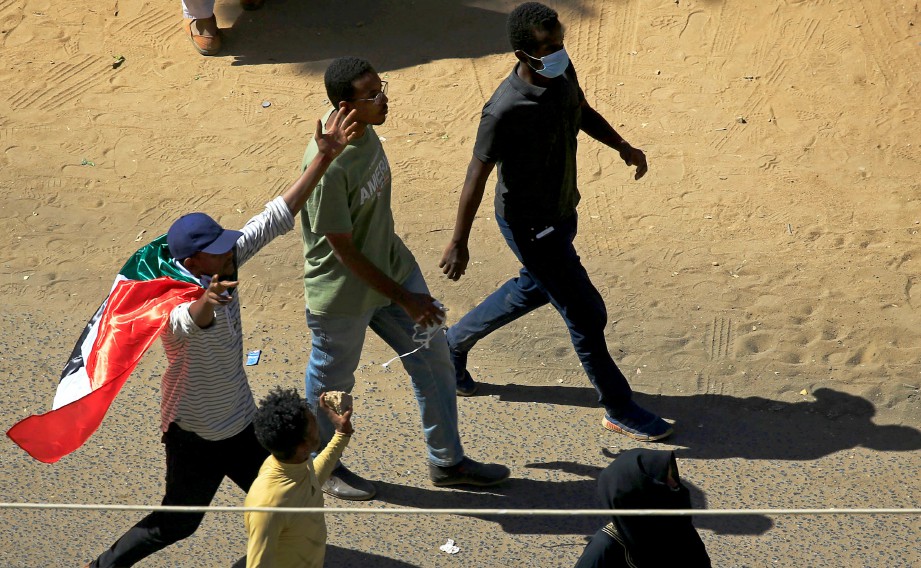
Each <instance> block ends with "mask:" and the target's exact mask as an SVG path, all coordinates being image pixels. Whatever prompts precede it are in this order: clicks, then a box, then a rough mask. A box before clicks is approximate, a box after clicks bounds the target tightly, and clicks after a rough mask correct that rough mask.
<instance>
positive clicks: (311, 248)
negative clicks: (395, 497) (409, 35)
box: [301, 57, 509, 500]
mask: <svg viewBox="0 0 921 568" xmlns="http://www.w3.org/2000/svg"><path fill="white" fill-rule="evenodd" d="M324 82H325V84H326V92H327V95H328V96H329V100H330V102H331V103H332V104H333V107H334V108H339V109H340V110H345V112H346V113H348V112H351V111H352V110H353V109H354V110H355V111H356V114H355V122H356V123H357V124H359V131H358V132H359V135H358V137H357V138H356V139H355V140H353V141H352V142H351V143H350V144H349V146H348V147H346V149H345V150H344V151H343V152H342V154H340V155H339V156H338V158H337V159H336V160H335V161H333V163H332V164H331V165H330V167H329V169H328V170H327V171H326V174H324V176H323V179H322V180H321V181H320V183H319V184H317V188H316V190H314V193H313V195H312V196H311V197H310V200H308V202H307V204H306V205H305V206H304V210H303V216H302V217H301V227H302V229H303V238H304V291H305V294H306V298H307V326H308V327H309V328H310V332H311V351H310V362H309V364H308V366H307V373H306V385H307V401H308V403H309V404H310V405H311V406H312V408H313V411H314V414H316V415H317V417H318V418H319V420H318V422H319V426H320V447H321V449H322V447H323V446H325V445H326V444H327V443H328V442H329V441H330V440H331V439H332V436H333V427H332V424H331V423H330V422H329V420H328V419H326V417H325V416H324V415H322V414H320V413H318V412H317V407H318V398H319V396H320V393H321V392H325V391H345V392H351V390H352V387H353V386H354V385H355V375H354V373H355V369H356V368H357V367H358V361H359V358H360V356H361V350H362V346H363V344H364V339H365V333H366V331H367V329H368V328H369V327H370V328H371V329H372V330H373V331H374V332H375V333H376V334H377V335H378V336H380V337H381V339H383V340H384V341H385V342H386V343H387V344H388V345H390V347H392V348H393V349H394V350H395V351H396V352H397V353H399V354H404V353H409V352H411V351H413V350H415V349H416V348H417V347H419V344H418V343H417V342H416V341H414V336H416V335H417V332H418V331H420V330H424V329H426V328H432V327H436V328H437V327H439V326H441V324H442V322H443V321H444V311H443V310H442V309H441V308H440V307H439V304H438V302H437V301H436V300H435V299H434V298H432V296H431V295H429V291H428V288H427V287H426V284H425V280H424V279H423V277H422V272H421V271H420V270H419V265H418V264H417V263H416V260H415V258H413V255H412V253H410V252H409V249H407V248H406V245H404V244H403V241H401V240H400V238H399V237H398V236H397V235H396V233H395V232H394V226H393V213H392V211H391V208H390V192H391V185H390V183H391V172H390V164H389V163H388V161H387V156H386V155H385V154H384V148H383V147H382V146H381V142H380V139H379V138H378V137H377V134H376V133H375V132H374V128H373V126H374V125H381V124H383V123H384V121H385V120H386V119H387V110H388V107H387V103H388V98H387V84H386V82H385V81H382V80H381V78H380V76H379V75H378V74H377V73H376V72H375V71H374V69H373V68H372V67H371V65H370V63H368V62H367V61H365V60H363V59H359V58H356V57H342V58H339V59H336V60H334V61H333V62H332V63H331V64H330V66H329V67H328V68H327V70H326V74H325V77H324ZM330 112H332V111H330ZM316 151H317V150H316V146H315V145H314V144H311V145H310V146H308V147H307V151H306V152H305V154H304V163H305V164H306V163H309V162H310V160H311V159H312V158H313V156H314V154H315V152H316ZM401 360H402V361H403V366H404V367H405V369H406V371H407V373H409V375H410V378H411V379H412V382H413V387H414V389H413V390H414V392H415V395H416V400H417V401H418V403H419V411H420V414H421V415H422V427H423V433H424V435H425V442H426V446H427V447H428V458H429V475H430V477H431V479H432V482H433V483H434V484H435V485H438V486H443V485H461V484H463V485H478V486H486V485H493V484H496V483H499V482H501V481H503V480H504V479H506V478H507V477H508V475H509V470H508V468H506V467H505V466H502V465H496V464H482V463H479V462H476V461H473V460H471V459H470V458H467V457H465V456H464V450H463V448H462V446H461V442H460V434H459V433H458V429H457V399H456V395H455V385H454V367H453V365H452V363H451V360H450V357H449V353H448V346H447V342H446V340H445V336H444V333H442V332H441V331H438V332H437V333H436V334H435V335H434V337H433V338H432V339H431V341H430V343H429V345H428V347H427V348H423V349H420V350H418V351H416V352H415V353H412V354H409V355H407V356H405V357H404V358H403V359H401ZM323 491H325V492H326V493H328V494H330V495H333V496H334V497H339V498H341V499H350V500H365V499H371V498H372V497H373V496H374V494H375V489H374V486H373V485H371V483H369V482H368V481H367V480H365V479H363V478H361V477H359V476H358V475H356V474H355V473H353V472H351V471H349V470H348V469H347V468H346V467H345V466H343V465H342V464H341V463H340V464H339V465H338V466H337V467H336V469H335V470H333V474H332V476H331V477H330V479H329V481H327V482H326V483H325V484H324V485H323Z"/></svg>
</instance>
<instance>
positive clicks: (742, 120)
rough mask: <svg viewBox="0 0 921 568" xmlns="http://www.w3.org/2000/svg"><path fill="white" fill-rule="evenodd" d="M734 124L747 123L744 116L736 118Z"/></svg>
mask: <svg viewBox="0 0 921 568" xmlns="http://www.w3.org/2000/svg"><path fill="white" fill-rule="evenodd" d="M736 122H738V123H739V124H748V121H747V120H745V117H744V116H739V117H736Z"/></svg>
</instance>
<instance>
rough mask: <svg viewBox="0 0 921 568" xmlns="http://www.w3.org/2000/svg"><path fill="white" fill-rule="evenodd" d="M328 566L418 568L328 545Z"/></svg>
mask: <svg viewBox="0 0 921 568" xmlns="http://www.w3.org/2000/svg"><path fill="white" fill-rule="evenodd" d="M324 564H325V565H326V566H374V567H375V568H416V565H415V564H410V563H409V562H403V561H402V560H397V559H395V558H387V557H386V556H378V555H377V554H371V553H368V552H361V551H360V550H352V549H350V548H342V547H341V546H335V545H332V544H327V545H326V561H325V562H324Z"/></svg>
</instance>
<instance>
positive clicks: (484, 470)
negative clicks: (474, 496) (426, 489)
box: [429, 457, 510, 487]
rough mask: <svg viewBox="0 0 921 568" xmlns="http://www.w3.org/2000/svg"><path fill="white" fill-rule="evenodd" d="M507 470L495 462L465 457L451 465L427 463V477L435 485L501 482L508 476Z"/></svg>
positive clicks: (483, 485) (480, 484) (480, 485)
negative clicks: (484, 461)
mask: <svg viewBox="0 0 921 568" xmlns="http://www.w3.org/2000/svg"><path fill="white" fill-rule="evenodd" d="M509 473H510V472H509V470H508V468H507V467H505V466H504V465H499V464H497V463H480V462H477V461H473V460H472V459H470V458H468V457H465V458H464V459H462V460H461V461H460V462H459V463H457V464H455V465H451V466H446V467H444V466H440V465H435V464H433V463H430V464H429V477H431V478H432V484H433V485H435V486H436V487H444V486H446V485H476V486H479V487H486V486H489V485H496V484H497V483H502V482H503V481H505V480H506V479H508V476H509Z"/></svg>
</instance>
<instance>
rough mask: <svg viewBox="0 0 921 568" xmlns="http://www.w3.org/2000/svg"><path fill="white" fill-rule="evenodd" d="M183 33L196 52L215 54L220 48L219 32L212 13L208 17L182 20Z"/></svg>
mask: <svg viewBox="0 0 921 568" xmlns="http://www.w3.org/2000/svg"><path fill="white" fill-rule="evenodd" d="M184 27H185V33H186V34H188V36H189V40H190V41H191V42H192V45H194V46H195V49H196V50H197V51H198V53H201V54H202V55H216V54H217V52H219V51H220V50H221V32H220V30H219V29H218V28H217V18H215V17H214V14H212V15H211V17H209V18H203V19H198V20H196V19H191V20H189V19H187V20H185V21H184Z"/></svg>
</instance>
